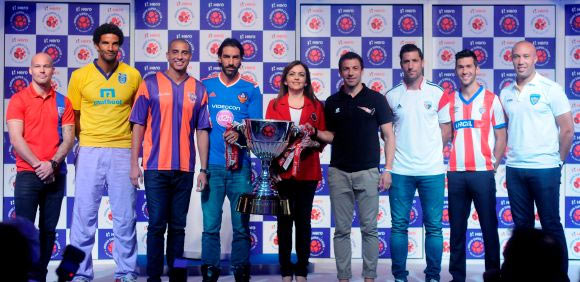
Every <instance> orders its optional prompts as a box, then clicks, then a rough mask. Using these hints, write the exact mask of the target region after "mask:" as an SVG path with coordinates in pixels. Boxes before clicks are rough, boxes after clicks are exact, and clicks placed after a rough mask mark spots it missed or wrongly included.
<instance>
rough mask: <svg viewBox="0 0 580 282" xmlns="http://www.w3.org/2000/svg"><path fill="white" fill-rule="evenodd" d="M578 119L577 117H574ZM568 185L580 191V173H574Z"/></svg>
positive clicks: (573, 189)
mask: <svg viewBox="0 0 580 282" xmlns="http://www.w3.org/2000/svg"><path fill="white" fill-rule="evenodd" d="M574 120H576V118H574ZM568 187H570V189H572V191H574V192H575V193H580V173H578V172H577V173H574V174H573V175H572V176H571V177H570V180H568Z"/></svg>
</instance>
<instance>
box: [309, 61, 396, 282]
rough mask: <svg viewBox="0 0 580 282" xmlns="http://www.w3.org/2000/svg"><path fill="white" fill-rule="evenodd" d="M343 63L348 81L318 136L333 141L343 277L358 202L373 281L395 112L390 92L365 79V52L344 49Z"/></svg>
mask: <svg viewBox="0 0 580 282" xmlns="http://www.w3.org/2000/svg"><path fill="white" fill-rule="evenodd" d="M338 68H339V73H340V76H341V77H342V78H343V80H344V84H343V86H342V87H341V89H340V91H339V92H338V93H336V94H335V95H332V96H330V97H329V98H328V99H327V100H326V105H325V109H324V112H325V113H324V116H325V118H326V127H327V128H328V131H317V134H316V137H317V138H318V139H320V140H321V141H323V142H326V143H332V152H331V157H330V168H329V169H328V184H329V185H330V204H331V211H332V213H333V214H334V223H335V231H334V238H333V242H334V256H335V257H336V269H337V272H338V273H337V278H338V279H339V281H342V282H344V281H348V280H349V279H350V278H351V277H352V273H351V239H350V230H351V226H352V217H353V212H354V204H355V202H357V203H358V208H359V211H358V215H359V220H360V224H361V233H362V256H363V271H362V276H363V277H364V280H365V281H366V282H369V281H374V278H376V277H377V261H378V258H379V248H378V246H379V241H378V232H377V214H378V211H379V189H380V190H381V191H383V190H385V189H388V188H389V187H390V185H391V174H390V172H391V170H392V167H393V166H392V165H393V154H394V151H395V136H394V133H393V127H392V121H393V115H392V112H391V110H390V108H389V106H388V104H387V101H386V100H385V97H384V96H383V95H381V94H380V93H378V92H375V91H373V90H370V89H369V88H368V87H367V86H366V85H364V84H363V83H362V82H361V78H362V74H363V68H364V66H363V60H362V58H361V57H360V55H358V54H356V53H353V52H348V53H346V54H344V55H342V56H341V57H340V59H339V61H338ZM378 128H380V132H381V134H382V135H383V139H384V141H385V162H386V165H385V172H383V174H382V175H380V176H379V170H378V167H379V162H380V145H379V138H378V135H377V129H378ZM377 187H378V188H379V189H377Z"/></svg>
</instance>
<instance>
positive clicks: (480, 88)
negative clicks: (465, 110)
mask: <svg viewBox="0 0 580 282" xmlns="http://www.w3.org/2000/svg"><path fill="white" fill-rule="evenodd" d="M481 92H483V85H480V86H479V88H478V89H477V91H475V93H474V94H473V96H471V98H469V100H468V101H466V100H465V98H463V95H461V91H457V94H458V95H459V99H461V101H462V102H463V104H465V105H469V104H471V102H473V100H475V98H477V96H479V94H480V93H481Z"/></svg>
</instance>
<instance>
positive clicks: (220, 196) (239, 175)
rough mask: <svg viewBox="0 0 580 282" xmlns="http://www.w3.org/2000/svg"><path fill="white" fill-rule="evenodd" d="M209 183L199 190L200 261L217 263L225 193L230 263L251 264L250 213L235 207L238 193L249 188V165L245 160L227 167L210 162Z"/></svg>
mask: <svg viewBox="0 0 580 282" xmlns="http://www.w3.org/2000/svg"><path fill="white" fill-rule="evenodd" d="M208 170H209V180H208V182H209V185H208V187H206V188H205V189H204V190H203V192H202V193H201V209H202V211H203V233H202V236H201V261H202V263H203V264H207V265H212V266H216V267H219V265H220V254H221V245H220V228H221V224H222V206H223V204H224V199H225V197H226V196H227V197H228V199H229V200H230V210H231V217H232V231H233V240H232V254H231V265H232V267H234V268H235V267H238V266H245V265H249V264H250V243H251V241H250V228H249V221H250V215H249V214H242V213H240V212H238V211H236V204H237V203H238V199H239V197H240V196H241V195H242V194H244V193H249V192H251V191H252V185H251V183H250V173H251V172H250V166H249V165H248V164H246V163H245V164H244V165H243V166H242V167H241V168H240V169H238V170H226V168H225V167H224V166H223V165H209V166H208Z"/></svg>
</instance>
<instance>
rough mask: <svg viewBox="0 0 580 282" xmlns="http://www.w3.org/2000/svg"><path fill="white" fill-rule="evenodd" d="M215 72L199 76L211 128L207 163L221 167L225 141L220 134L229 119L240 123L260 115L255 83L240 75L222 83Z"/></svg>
mask: <svg viewBox="0 0 580 282" xmlns="http://www.w3.org/2000/svg"><path fill="white" fill-rule="evenodd" d="M220 75H221V73H215V74H213V75H210V76H208V77H206V78H204V79H202V82H203V85H205V87H206V89H207V93H208V96H209V106H208V107H209V114H210V117H211V121H212V124H213V127H212V129H211V131H210V134H209V164H210V165H222V166H224V167H225V164H226V160H225V143H224V137H223V134H224V132H225V131H226V128H227V127H228V126H229V125H230V124H231V123H232V122H233V121H237V122H242V120H243V119H245V118H258V119H261V118H262V94H261V93H260V88H259V87H258V85H257V84H256V83H255V82H252V81H250V80H248V79H246V78H244V77H242V76H241V75H238V78H237V79H236V80H234V81H233V82H232V83H230V84H226V83H225V82H224V81H223V79H222V78H221V77H220ZM242 155H243V156H245V157H244V159H245V160H244V163H245V164H248V163H249V160H250V159H249V156H248V154H246V153H245V152H242Z"/></svg>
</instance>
